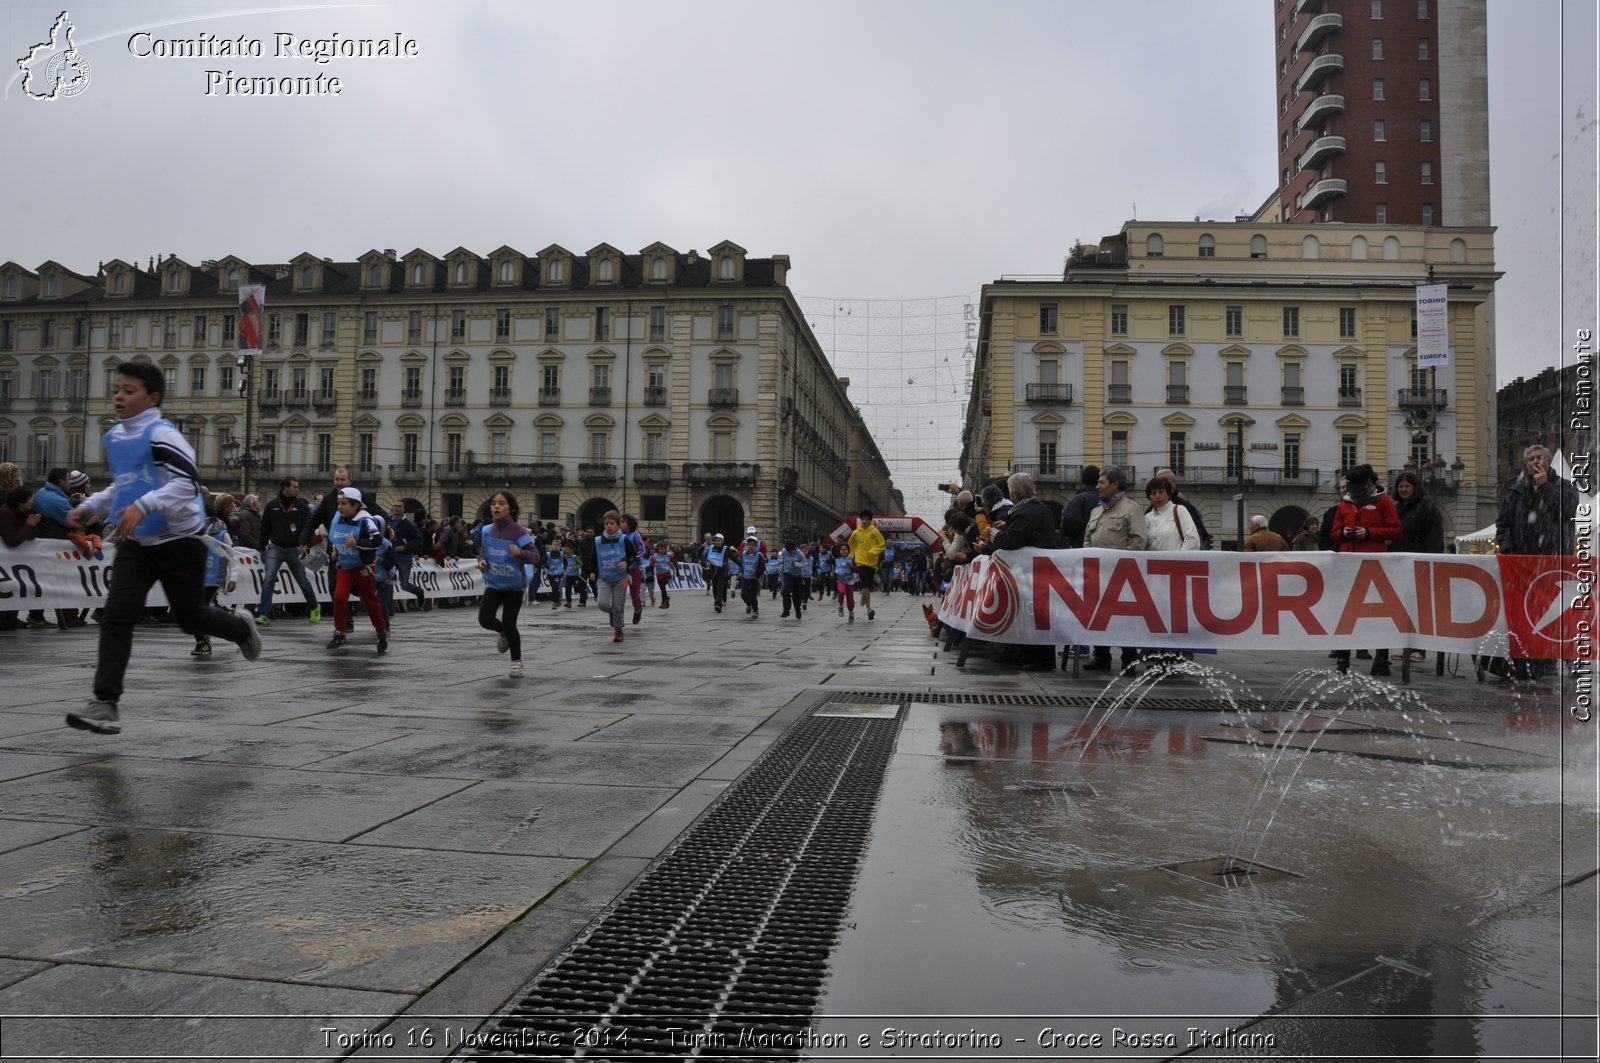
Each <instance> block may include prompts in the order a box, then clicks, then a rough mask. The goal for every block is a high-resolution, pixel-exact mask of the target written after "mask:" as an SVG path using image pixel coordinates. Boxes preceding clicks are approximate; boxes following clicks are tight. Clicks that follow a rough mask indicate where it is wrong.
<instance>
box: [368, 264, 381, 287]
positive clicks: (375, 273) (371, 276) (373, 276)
mask: <svg viewBox="0 0 1600 1063" xmlns="http://www.w3.org/2000/svg"><path fill="white" fill-rule="evenodd" d="M367 283H368V284H382V283H383V267H382V266H380V265H378V264H377V263H376V262H374V263H373V264H372V267H371V268H370V269H368V270H367Z"/></svg>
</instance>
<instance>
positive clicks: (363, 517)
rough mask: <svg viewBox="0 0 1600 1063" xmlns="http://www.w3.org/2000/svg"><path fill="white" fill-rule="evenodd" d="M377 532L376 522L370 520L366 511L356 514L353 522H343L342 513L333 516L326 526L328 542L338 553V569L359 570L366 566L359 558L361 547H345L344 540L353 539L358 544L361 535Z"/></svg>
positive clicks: (365, 562)
mask: <svg viewBox="0 0 1600 1063" xmlns="http://www.w3.org/2000/svg"><path fill="white" fill-rule="evenodd" d="M377 530H378V525H377V522H376V521H374V520H373V519H372V517H371V516H370V515H369V514H368V513H367V511H366V510H362V511H361V512H360V513H358V514H356V519H355V521H354V522H351V521H347V520H345V519H344V514H343V513H336V514H334V518H333V520H332V521H331V522H330V523H329V524H328V541H329V542H330V543H332V544H333V548H334V549H335V550H337V551H338V552H339V567H340V568H360V567H361V566H362V565H365V564H367V563H368V562H367V561H365V560H363V559H362V557H361V552H362V551H361V547H359V546H346V545H345V539H354V540H356V541H357V542H360V541H361V537H362V536H363V535H367V536H370V535H371V534H372V533H373V532H375V531H377Z"/></svg>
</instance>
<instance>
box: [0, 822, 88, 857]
mask: <svg viewBox="0 0 1600 1063" xmlns="http://www.w3.org/2000/svg"><path fill="white" fill-rule="evenodd" d="M88 829H89V828H88V827H86V826H84V825H83V824H78V823H34V822H30V821H28V820H22V819H0V853H8V852H10V851H11V850H13V849H23V848H26V847H27V846H30V845H37V844H39V843H40V842H47V841H49V840H50V839H51V838H64V837H66V836H67V835H68V834H73V833H75V832H77V831H80V830H88Z"/></svg>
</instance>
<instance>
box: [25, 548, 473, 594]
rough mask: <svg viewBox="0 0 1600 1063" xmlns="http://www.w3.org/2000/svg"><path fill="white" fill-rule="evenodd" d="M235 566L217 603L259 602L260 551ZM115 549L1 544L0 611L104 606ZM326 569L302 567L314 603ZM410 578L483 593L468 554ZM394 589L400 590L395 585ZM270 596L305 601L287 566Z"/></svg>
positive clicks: (440, 588)
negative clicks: (91, 551) (88, 551)
mask: <svg viewBox="0 0 1600 1063" xmlns="http://www.w3.org/2000/svg"><path fill="white" fill-rule="evenodd" d="M235 552H236V553H237V555H238V556H237V561H238V564H236V565H234V566H233V569H232V572H231V573H230V575H231V576H232V578H233V580H234V582H235V583H236V584H237V587H236V589H235V590H234V591H233V592H231V593H230V592H228V591H227V590H225V589H224V590H219V591H218V593H217V602H218V603H219V604H221V605H241V606H242V605H256V604H258V603H259V602H260V601H261V582H262V579H263V577H264V576H265V570H264V569H263V568H262V562H261V555H260V554H258V553H257V552H256V551H254V550H246V549H244V548H242V547H239V548H236V551H235ZM115 557H116V548H115V547H113V546H107V547H106V548H105V549H103V550H102V551H100V553H99V554H98V555H85V554H84V553H82V552H81V551H80V550H79V549H78V548H77V547H76V546H74V545H73V544H72V543H71V542H69V541H67V540H65V539H35V540H33V541H32V542H27V543H23V544H22V546H21V547H19V548H18V549H16V550H8V549H6V548H5V546H3V545H0V610H12V609H94V608H98V607H100V606H103V605H105V604H106V595H107V592H108V591H109V590H110V587H111V565H112V561H113V560H114V559H115ZM330 568H331V566H329V565H325V566H323V568H322V570H321V571H318V572H312V571H311V570H310V569H307V570H306V575H307V577H309V578H310V580H311V589H312V590H313V591H314V592H315V593H316V596H317V600H318V601H323V602H327V601H332V600H333V590H332V587H331V586H330V579H331V575H330ZM411 581H412V582H413V583H415V584H417V585H418V586H420V587H421V588H422V589H423V590H424V591H426V592H427V595H428V597H429V598H470V597H475V596H477V595H480V594H482V593H483V575H482V573H480V572H479V571H478V565H477V562H476V561H475V560H473V559H471V558H460V559H448V560H446V562H445V564H444V565H440V564H438V563H437V562H435V561H434V560H433V559H432V558H431V557H429V558H418V559H417V560H416V562H415V563H414V564H413V565H412V568H411ZM395 590H396V591H397V592H399V593H400V594H402V595H403V594H404V592H400V588H399V585H398V584H396V586H395ZM272 600H273V602H275V603H279V604H293V603H295V602H303V601H305V596H304V595H302V594H301V593H300V585H299V584H298V583H296V582H295V580H294V574H293V573H291V572H290V571H289V568H288V566H280V567H279V569H278V579H277V586H276V587H275V588H273V591H272ZM146 601H147V602H148V604H149V605H150V606H151V607H152V608H153V607H156V606H164V605H166V604H167V596H166V595H165V594H164V593H163V592H162V590H161V584H159V583H157V584H156V585H155V586H154V587H151V588H150V594H149V596H148V598H147V599H146Z"/></svg>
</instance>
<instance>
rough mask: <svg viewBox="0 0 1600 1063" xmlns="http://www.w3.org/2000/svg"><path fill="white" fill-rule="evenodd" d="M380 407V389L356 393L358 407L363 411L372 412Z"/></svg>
mask: <svg viewBox="0 0 1600 1063" xmlns="http://www.w3.org/2000/svg"><path fill="white" fill-rule="evenodd" d="M376 405H378V389H377V388H362V389H361V390H360V391H358V392H356V406H357V407H359V408H360V409H363V410H370V409H372V408H373V407H374V406H376Z"/></svg>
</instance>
